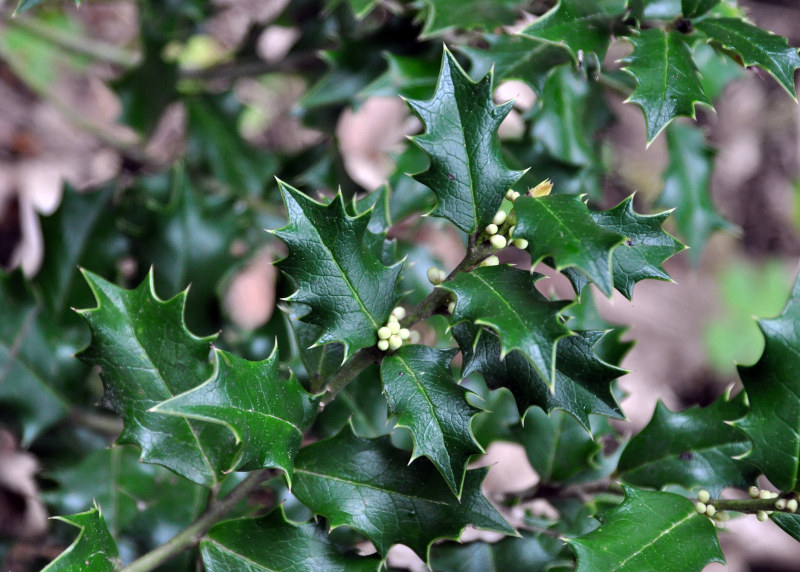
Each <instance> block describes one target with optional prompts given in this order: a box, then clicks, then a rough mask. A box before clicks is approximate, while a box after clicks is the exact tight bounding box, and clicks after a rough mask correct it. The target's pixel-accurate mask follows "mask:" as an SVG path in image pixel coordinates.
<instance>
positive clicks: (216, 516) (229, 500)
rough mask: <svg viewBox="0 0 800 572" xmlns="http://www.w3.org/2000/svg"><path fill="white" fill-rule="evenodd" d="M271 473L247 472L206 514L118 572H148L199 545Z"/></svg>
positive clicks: (270, 471)
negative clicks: (209, 531) (206, 534)
mask: <svg viewBox="0 0 800 572" xmlns="http://www.w3.org/2000/svg"><path fill="white" fill-rule="evenodd" d="M274 472H275V471H274V469H261V470H260V471H254V472H252V473H250V474H249V475H248V476H247V478H245V480H243V481H242V482H241V483H239V484H238V485H236V487H235V488H234V489H233V490H232V491H231V492H230V493H228V494H227V496H225V497H223V498H222V499H220V500H218V501H216V502H215V503H213V504H212V505H211V506H209V507H208V509H207V510H206V512H204V513H203V514H202V515H201V516H200V517H199V518H198V519H197V520H195V521H194V522H193V523H192V524H190V525H189V526H188V527H187V528H185V529H183V530H182V531H181V532H179V533H178V534H176V535H175V536H174V537H172V538H171V539H170V540H168V541H167V542H165V543H164V544H162V545H161V546H159V547H157V548H155V549H154V550H151V551H150V552H148V553H147V554H145V555H144V556H142V557H141V558H138V559H136V560H134V561H133V562H131V563H130V564H128V565H127V566H125V567H124V568H123V569H122V570H121V572H148V571H149V570H152V569H153V568H156V567H157V566H160V565H162V564H164V563H165V562H167V561H168V560H170V559H171V558H174V557H175V556H177V555H178V554H180V553H181V552H183V551H184V550H186V549H188V548H192V547H194V546H196V545H197V544H199V543H200V540H201V539H202V538H203V535H205V533H206V532H208V529H210V528H211V527H212V526H214V525H215V524H216V523H217V522H219V521H220V520H221V519H222V518H223V517H224V516H225V515H226V514H228V513H229V512H230V511H231V510H232V509H233V508H234V507H235V506H236V505H237V504H239V502H240V501H242V500H244V499H245V498H246V497H247V496H248V495H249V494H250V493H251V492H253V491H254V490H256V489H257V488H258V486H259V485H260V484H261V483H262V482H264V481H265V480H266V479H267V478H268V477H270V476H271V475H272V474H273V473H274Z"/></svg>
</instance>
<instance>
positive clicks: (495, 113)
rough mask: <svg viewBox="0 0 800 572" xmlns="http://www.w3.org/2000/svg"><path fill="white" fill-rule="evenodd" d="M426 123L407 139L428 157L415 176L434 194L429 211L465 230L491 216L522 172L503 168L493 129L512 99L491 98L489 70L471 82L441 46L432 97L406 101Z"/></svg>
mask: <svg viewBox="0 0 800 572" xmlns="http://www.w3.org/2000/svg"><path fill="white" fill-rule="evenodd" d="M408 104H409V105H410V106H411V108H412V109H413V110H414V111H416V112H417V113H418V114H419V116H420V118H421V119H422V121H423V122H425V126H426V128H427V130H426V132H425V133H424V134H422V135H417V136H416V137H413V138H412V141H414V142H415V143H416V144H417V145H418V146H419V147H420V148H421V149H423V150H424V151H425V152H426V153H427V154H428V155H430V158H431V165H430V169H428V170H427V171H425V172H423V173H421V174H419V175H415V177H414V178H415V179H416V180H417V181H419V182H420V183H422V184H423V185H426V186H427V187H429V188H430V189H431V190H432V191H433V192H434V193H435V194H436V196H437V198H438V199H439V202H438V203H437V204H436V206H435V207H434V208H433V210H432V211H431V214H432V215H434V216H440V217H444V218H447V219H449V220H450V221H452V222H453V224H455V225H456V226H457V227H458V228H460V229H461V230H463V231H464V232H467V233H472V232H475V231H476V230H477V229H482V228H483V227H485V226H486V225H487V224H489V222H491V220H492V217H494V215H495V213H496V212H497V209H498V208H499V207H500V204H501V203H502V202H503V197H504V196H505V193H506V191H507V190H508V189H509V188H511V186H512V185H513V184H514V183H515V182H516V181H517V180H518V179H519V178H520V177H521V176H522V172H521V171H512V170H510V169H508V168H506V167H505V165H504V164H503V160H502V157H501V153H500V141H499V139H498V137H497V128H498V127H499V126H500V123H501V122H502V121H503V119H504V118H505V116H506V115H508V112H509V111H511V107H512V106H513V102H507V103H504V104H502V105H499V106H496V105H494V103H492V74H491V73H490V74H487V75H486V76H485V77H484V78H483V79H482V80H480V81H479V82H477V83H475V82H473V81H472V80H471V79H470V78H469V76H468V75H467V73H466V72H465V71H464V70H463V69H461V66H459V65H458V62H456V59H455V58H454V57H453V54H451V53H450V51H449V50H447V49H445V52H444V56H443V57H442V69H441V73H440V75H439V83H438V85H437V87H436V93H435V94H434V96H433V99H431V100H429V101H419V100H413V101H412V100H409V102H408Z"/></svg>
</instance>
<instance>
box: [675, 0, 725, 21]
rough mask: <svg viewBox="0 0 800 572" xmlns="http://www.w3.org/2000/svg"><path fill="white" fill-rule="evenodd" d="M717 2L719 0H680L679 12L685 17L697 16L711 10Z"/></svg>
mask: <svg viewBox="0 0 800 572" xmlns="http://www.w3.org/2000/svg"><path fill="white" fill-rule="evenodd" d="M719 2H720V0H681V12H683V16H684V17H685V18H697V17H698V16H702V15H703V14H705V13H706V12H708V11H709V10H711V9H712V8H713V7H714V6H716V5H717V4H719Z"/></svg>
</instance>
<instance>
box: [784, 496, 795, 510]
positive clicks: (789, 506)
mask: <svg viewBox="0 0 800 572" xmlns="http://www.w3.org/2000/svg"><path fill="white" fill-rule="evenodd" d="M786 510H788V511H789V512H797V501H796V500H795V499H789V500H788V501H787V502H786Z"/></svg>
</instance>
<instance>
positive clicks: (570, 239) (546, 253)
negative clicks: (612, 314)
mask: <svg viewBox="0 0 800 572" xmlns="http://www.w3.org/2000/svg"><path fill="white" fill-rule="evenodd" d="M514 210H515V211H516V213H517V225H516V229H515V230H514V236H515V237H516V238H524V239H527V240H528V243H529V246H528V251H529V252H530V253H531V262H532V263H533V264H536V263H537V262H539V261H541V260H543V259H545V258H549V259H552V260H553V262H554V264H555V268H556V270H561V269H563V268H568V267H574V268H575V270H576V271H578V272H580V273H581V274H583V275H584V276H585V277H586V278H587V279H589V280H591V281H592V282H594V283H595V284H596V285H597V287H598V288H600V290H601V291H602V292H603V293H604V294H606V295H607V296H610V295H611V290H612V288H613V280H612V277H611V255H612V251H613V249H615V248H616V247H618V246H619V245H620V244H623V243H624V242H625V235H623V234H620V233H619V232H618V231H616V230H610V229H607V228H604V227H603V226H601V225H599V224H598V223H597V222H596V221H595V219H594V216H593V213H592V212H591V211H589V208H588V207H587V206H586V203H585V202H584V200H583V199H582V198H581V197H577V196H574V195H548V196H545V197H538V198H532V197H520V198H519V199H517V201H516V202H515V203H514Z"/></svg>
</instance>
